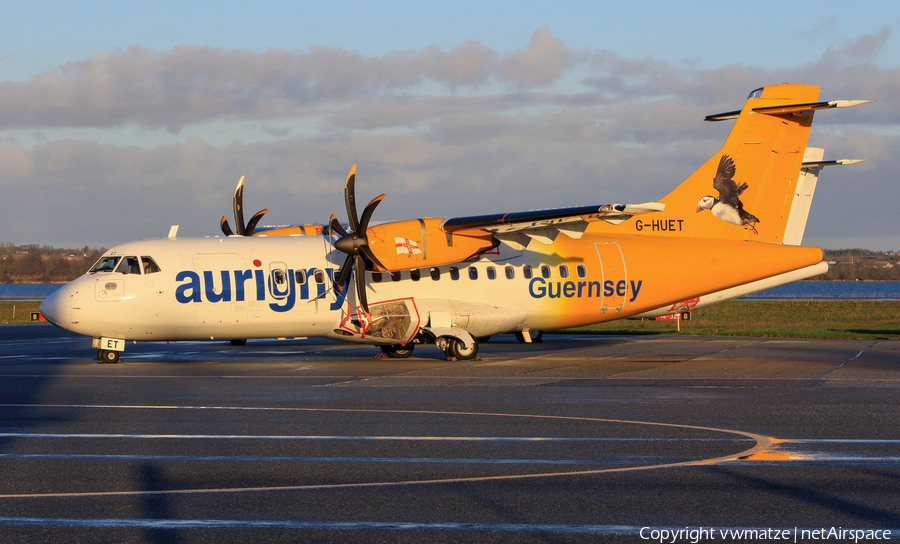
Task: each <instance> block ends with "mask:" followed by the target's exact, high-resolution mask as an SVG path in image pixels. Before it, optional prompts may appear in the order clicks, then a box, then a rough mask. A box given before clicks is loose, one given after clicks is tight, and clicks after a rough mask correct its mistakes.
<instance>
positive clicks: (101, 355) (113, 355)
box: [97, 349, 119, 365]
mask: <svg viewBox="0 0 900 544" xmlns="http://www.w3.org/2000/svg"><path fill="white" fill-rule="evenodd" d="M97 362H98V363H100V364H101V365H104V364H106V365H115V364H118V363H119V352H118V351H113V350H111V349H101V350H99V351H98V352H97Z"/></svg>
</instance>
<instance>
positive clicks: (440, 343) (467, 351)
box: [435, 338, 478, 361]
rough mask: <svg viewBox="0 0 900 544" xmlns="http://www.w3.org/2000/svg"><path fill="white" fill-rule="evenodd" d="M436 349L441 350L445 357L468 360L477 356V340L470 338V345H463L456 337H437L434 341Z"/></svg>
mask: <svg viewBox="0 0 900 544" xmlns="http://www.w3.org/2000/svg"><path fill="white" fill-rule="evenodd" d="M435 344H437V347H438V349H440V350H443V352H444V355H445V356H446V357H447V359H448V360H449V359H457V360H460V361H469V360H471V359H474V358H475V357H477V356H478V340H477V339H475V338H472V345H470V346H468V347H465V346H464V345H463V343H462V341H461V340H460V339H458V338H438V339H437V341H436V342H435Z"/></svg>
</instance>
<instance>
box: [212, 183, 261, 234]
mask: <svg viewBox="0 0 900 544" xmlns="http://www.w3.org/2000/svg"><path fill="white" fill-rule="evenodd" d="M268 211H269V209H268V208H266V209H265V210H261V211H258V212H256V213H255V214H253V217H251V218H250V221H247V226H246V227H245V226H244V176H241V179H239V180H238V182H237V186H236V187H235V188H234V223H235V226H236V227H237V235H238V236H253V231H255V230H256V225H257V224H259V220H260V219H262V216H264V215H265V214H266V212H268ZM219 227H220V228H221V229H222V232H223V233H224V234H225V236H234V234H235V233H234V231H232V230H231V226H230V225H229V224H228V216H226V215H223V216H222V221H220V222H219Z"/></svg>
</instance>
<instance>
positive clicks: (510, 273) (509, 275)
mask: <svg viewBox="0 0 900 544" xmlns="http://www.w3.org/2000/svg"><path fill="white" fill-rule="evenodd" d="M515 277H516V269H515V268H513V267H511V266H507V267H506V279H508V280H511V279H513V278H515Z"/></svg>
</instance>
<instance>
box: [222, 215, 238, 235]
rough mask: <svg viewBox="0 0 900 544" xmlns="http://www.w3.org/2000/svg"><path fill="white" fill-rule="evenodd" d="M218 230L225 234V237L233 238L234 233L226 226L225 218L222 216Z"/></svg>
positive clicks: (226, 219) (226, 220) (226, 218)
mask: <svg viewBox="0 0 900 544" xmlns="http://www.w3.org/2000/svg"><path fill="white" fill-rule="evenodd" d="M219 228H221V229H222V232H223V233H224V234H225V236H234V231H233V230H231V226H230V225H229V224H228V217H227V216H225V215H223V216H222V220H221V221H220V222H219Z"/></svg>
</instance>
